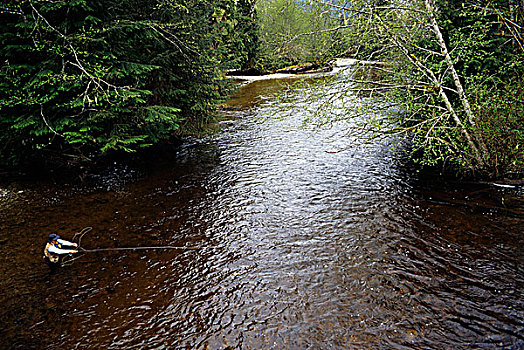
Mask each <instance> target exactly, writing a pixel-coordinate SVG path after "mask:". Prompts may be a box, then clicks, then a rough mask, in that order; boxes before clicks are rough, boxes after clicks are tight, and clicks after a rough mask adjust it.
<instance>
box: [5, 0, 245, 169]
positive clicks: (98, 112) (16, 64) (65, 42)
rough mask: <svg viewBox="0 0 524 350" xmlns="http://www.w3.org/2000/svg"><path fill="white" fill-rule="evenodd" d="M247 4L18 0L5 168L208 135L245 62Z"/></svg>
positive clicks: (10, 51)
mask: <svg viewBox="0 0 524 350" xmlns="http://www.w3.org/2000/svg"><path fill="white" fill-rule="evenodd" d="M252 7H253V6H252V4H251V3H250V2H249V1H238V2H237V1H233V0H230V1H218V0H206V1H190V0H169V1H157V0H146V1H141V2H139V3H137V2H133V1H126V0H122V1H114V0H89V1H87V0H68V1H56V2H55V1H15V0H9V1H7V2H4V3H3V5H2V13H1V15H0V16H1V17H0V59H1V63H0V64H1V66H0V108H1V110H0V144H1V146H0V151H1V152H0V161H1V162H2V163H3V164H14V163H19V162H24V161H27V160H28V159H31V158H35V157H36V158H39V157H40V158H42V157H45V156H46V154H48V153H49V152H53V153H58V154H60V155H63V154H67V155H69V156H71V157H72V158H71V159H75V160H78V159H86V157H89V156H91V155H93V154H100V153H105V152H107V151H109V150H124V151H134V150H137V149H139V148H141V147H145V146H149V145H151V144H155V143H158V142H161V141H163V140H168V139H169V138H170V137H173V135H176V134H184V133H187V132H194V131H198V130H201V129H202V127H203V126H205V125H206V124H207V123H208V122H209V121H210V120H211V119H212V116H213V111H214V108H215V106H216V103H217V102H218V101H220V100H221V99H222V98H223V97H224V94H225V92H226V91H225V90H224V83H223V82H222V81H221V76H222V70H223V69H225V68H228V67H227V64H230V65H236V66H239V65H242V64H243V63H244V62H245V61H247V60H248V58H249V57H248V56H249V53H248V50H249V48H248V47H246V46H243V45H242V38H243V37H244V34H246V31H247V30H249V29H250V23H252V22H253V19H252V17H250V14H251V12H252V11H251V10H252Z"/></svg>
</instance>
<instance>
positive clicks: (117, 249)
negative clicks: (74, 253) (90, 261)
mask: <svg viewBox="0 0 524 350" xmlns="http://www.w3.org/2000/svg"><path fill="white" fill-rule="evenodd" d="M203 248H209V247H190V246H189V247H184V246H180V247H177V246H171V245H165V246H152V247H119V248H97V249H84V248H80V249H79V250H80V251H81V252H82V253H96V252H110V251H120V250H146V249H177V250H197V249H203Z"/></svg>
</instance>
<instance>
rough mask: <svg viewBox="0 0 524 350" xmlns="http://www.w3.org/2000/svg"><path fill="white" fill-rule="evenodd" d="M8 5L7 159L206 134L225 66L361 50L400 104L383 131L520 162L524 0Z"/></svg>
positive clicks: (267, 65) (3, 36)
mask: <svg viewBox="0 0 524 350" xmlns="http://www.w3.org/2000/svg"><path fill="white" fill-rule="evenodd" d="M0 7H1V14H0V16H1V20H0V41H1V45H0V55H1V62H2V63H1V68H0V143H1V146H0V162H1V164H2V167H15V168H16V167H21V166H24V165H25V164H29V163H33V162H38V163H44V164H51V166H56V165H57V164H60V165H66V166H73V167H74V166H78V165H79V164H83V163H86V162H92V161H93V160H96V159H98V158H99V157H101V156H105V155H107V154H112V153H114V152H136V151H139V150H141V149H144V148H148V147H150V146H154V145H159V144H166V143H168V144H169V143H175V142H179V140H183V139H184V137H187V136H188V135H202V134H204V133H206V132H207V131H208V127H209V125H210V124H212V123H213V122H214V121H215V120H216V115H217V114H216V111H217V107H218V106H219V105H220V103H222V102H224V101H225V100H226V99H227V96H228V94H230V93H231V91H232V89H233V88H234V86H233V85H232V84H231V82H230V81H229V80H228V79H227V78H226V72H228V71H231V70H251V71H254V72H258V73H260V74H262V73H268V72H275V71H278V70H279V69H282V68H285V67H288V66H291V65H297V64H303V63H306V62H314V63H318V64H320V65H324V64H328V63H329V62H330V61H331V60H332V59H334V58H336V57H349V58H354V59H357V60H360V61H366V62H369V61H371V62H379V63H380V64H378V65H371V66H370V65H362V66H361V65H357V66H356V68H355V69H356V73H355V74H354V75H353V76H352V78H351V79H353V80H354V82H355V83H356V84H353V85H351V86H352V88H351V89H353V90H354V92H356V93H359V94H365V96H367V97H368V98H369V99H370V100H372V101H374V100H377V101H388V106H389V107H392V108H390V109H394V110H395V111H396V112H395V113H384V114H383V116H382V117H381V118H383V120H381V121H380V123H375V124H376V125H378V127H376V128H374V130H373V132H375V133H376V135H377V137H380V135H390V134H399V135H402V136H403V137H406V138H407V139H409V141H410V144H411V156H412V158H413V159H414V160H415V161H416V162H418V163H420V164H421V165H422V166H439V167H445V168H447V169H449V170H451V171H452V172H455V173H459V174H463V175H468V176H475V177H486V178H513V179H519V178H522V176H523V174H524V104H523V103H522V101H523V100H524V83H523V81H524V80H523V74H524V2H523V1H521V0H509V1H508V0H494V1H488V0H480V1H468V0H465V1H462V0H461V1H458V0H434V1H430V0H413V1H407V2H406V1H396V0H393V1H384V0H373V1H363V0H354V1H343V0H333V1H323V0H313V1H298V0H296V1H293V0H273V1H271V0H258V1H256V0H237V1H235V0H222V1H218V0H204V1H191V0H168V1H156V0H139V1H128V0H124V1H118V2H116V1H113V0H93V1H86V0H71V1H55V0H48V1H39V0H29V1H27V0H22V1H13V0H8V1H4V2H3V3H2V5H0ZM371 70H372V72H370V71H371ZM371 73H372V74H371ZM371 76H372V77H373V78H370V77H371ZM352 114H353V113H351V112H350V111H348V118H349V115H352Z"/></svg>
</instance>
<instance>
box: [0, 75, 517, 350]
mask: <svg viewBox="0 0 524 350" xmlns="http://www.w3.org/2000/svg"><path fill="white" fill-rule="evenodd" d="M274 84H276V82H272V81H261V82H258V83H254V84H252V85H248V86H247V87H245V88H244V89H243V90H241V91H240V92H239V93H238V95H237V96H236V97H235V98H234V99H233V100H232V101H231V102H230V107H229V110H230V113H231V114H232V115H234V118H232V119H231V120H230V121H228V122H227V123H224V125H226V129H225V130H224V132H223V133H220V134H218V135H215V136H213V137H209V138H207V139H204V140H196V141H195V142H194V143H192V144H187V145H186V146H184V147H183V148H181V149H180V150H179V151H178V153H177V154H176V156H173V157H170V159H169V160H164V161H161V162H154V163H153V162H151V164H154V166H150V167H148V168H140V167H136V168H132V167H127V166H121V165H119V164H115V166H113V167H110V168H109V171H108V173H107V174H100V175H99V176H98V177H97V178H95V179H92V180H91V182H89V185H83V186H82V185H75V184H68V185H66V184H61V185H56V184H55V185H53V184H37V183H33V184H27V183H26V184H23V185H22V184H9V185H6V186H3V187H2V188H3V189H2V190H1V191H0V201H1V202H0V203H1V208H0V216H1V218H2V220H1V223H0V230H1V232H2V237H0V248H2V252H3V253H2V254H1V258H0V259H1V260H0V272H1V276H3V277H2V279H1V280H0V290H2V292H1V293H0V302H1V304H2V308H1V309H0V322H1V324H0V339H2V340H1V346H0V347H1V348H20V349H31V348H53V349H55V348H61V349H71V348H74V349H87V348H94V349H98V348H112V349H135V348H136V349H157V348H169V349H173V348H181V349H185V348H187V349H201V348H210V349H226V348H231V349H233V348H238V349H240V348H242V349H283V348H288V349H308V348H310V349H326V348H335V349H347V348H355V349H371V348H374V349H376V348H382V349H391V348H413V349H421V348H424V349H442V348H454V349H455V348H464V349H470V348H504V347H506V348H520V347H523V346H524V335H523V334H524V331H523V330H524V321H523V320H524V288H523V287H524V268H523V264H522V262H523V257H524V251H523V249H522V247H523V246H524V236H523V235H522V227H523V223H524V215H523V214H524V213H523V208H524V205H523V204H524V201H523V197H522V193H518V192H516V191H510V190H500V189H496V188H492V187H489V186H487V185H481V184H466V183H450V182H444V181H443V180H439V179H436V178H428V177H424V176H422V175H415V173H414V172H413V171H412V170H411V169H409V168H406V167H405V166H403V165H402V164H400V163H399V162H396V161H394V160H393V158H394V157H395V155H393V154H391V152H390V151H389V148H388V145H387V143H385V142H381V143H377V144H374V145H370V146H366V147H360V148H358V149H353V150H350V151H345V152H335V153H331V152H327V151H332V150H333V149H334V148H337V147H339V145H340V141H341V139H340V138H343V137H344V136H343V135H344V134H345V133H344V128H347V125H346V124H344V123H343V122H340V123H334V124H332V125H324V126H322V127H319V128H311V129H309V128H307V127H304V125H303V123H302V121H303V117H304V116H303V115H301V109H300V108H299V107H298V106H297V108H296V112H294V113H291V115H289V113H288V114H287V116H286V117H285V118H284V117H280V116H279V115H278V113H277V114H275V110H276V108H277V106H275V105H274V104H272V103H271V98H270V97H269V93H270V92H271V91H273V90H274V89H275V85H274ZM260 95H262V96H265V97H260ZM297 104H298V103H297ZM342 141H343V140H342ZM86 226H92V227H93V231H92V232H91V233H90V234H89V236H86V237H85V238H84V241H83V245H84V246H85V247H86V248H97V247H124V246H157V245H177V246H180V245H197V246H202V247H203V248H202V249H200V250H198V251H194V250H187V251H172V250H170V251H161V250H157V251H136V252H130V251H125V252H100V253H92V254H87V255H85V256H84V257H83V258H81V259H79V260H78V261H76V262H75V264H73V265H72V266H70V267H68V268H64V269H62V270H60V271H59V272H58V273H55V274H52V273H50V272H49V270H48V268H47V266H45V265H44V264H43V263H42V260H41V252H42V249H43V243H44V241H45V237H46V236H47V234H48V233H49V232H53V231H57V232H63V233H64V235H65V236H68V235H69V236H72V234H73V233H74V232H76V231H79V230H80V229H82V228H83V227H86Z"/></svg>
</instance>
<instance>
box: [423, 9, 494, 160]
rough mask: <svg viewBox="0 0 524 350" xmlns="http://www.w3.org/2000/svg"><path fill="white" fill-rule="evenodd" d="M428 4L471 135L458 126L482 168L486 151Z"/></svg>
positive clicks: (432, 11)
mask: <svg viewBox="0 0 524 350" xmlns="http://www.w3.org/2000/svg"><path fill="white" fill-rule="evenodd" d="M430 2H431V1H430V0H424V4H425V5H426V11H427V15H428V18H429V22H430V23H429V25H430V26H431V30H432V31H433V33H434V34H435V36H436V37H437V43H438V45H439V46H440V49H441V51H442V55H443V57H444V62H445V63H446V66H447V67H446V68H447V69H448V70H449V71H450V72H451V77H452V78H453V83H454V85H455V89H456V91H457V94H458V97H459V100H460V103H461V104H462V108H463V109H464V113H465V114H466V116H467V118H468V121H469V124H470V126H471V134H470V133H469V132H468V131H467V130H466V129H465V128H464V125H463V124H462V123H459V126H460V127H461V128H462V131H463V133H464V134H465V135H466V138H467V139H468V142H469V144H470V146H471V147H472V149H473V151H474V153H475V159H476V160H477V162H478V163H479V165H480V166H484V165H485V159H487V154H488V150H487V148H486V145H485V144H484V141H483V140H482V138H481V136H480V135H479V134H478V129H477V123H476V117H475V115H474V114H473V111H472V110H471V106H470V104H469V100H468V98H467V96H466V93H465V92H464V87H463V86H462V83H461V81H460V77H459V75H458V73H457V70H456V69H455V65H454V64H453V60H452V59H451V56H450V54H449V50H448V47H447V45H446V42H445V41H444V37H443V36H442V32H441V31H440V28H439V26H438V23H437V20H436V18H435V12H434V9H433V7H432V6H431V3H430ZM445 102H446V105H447V104H448V103H449V100H448V101H445ZM448 108H449V107H448ZM477 145H478V147H477ZM479 148H480V150H479Z"/></svg>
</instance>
